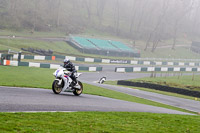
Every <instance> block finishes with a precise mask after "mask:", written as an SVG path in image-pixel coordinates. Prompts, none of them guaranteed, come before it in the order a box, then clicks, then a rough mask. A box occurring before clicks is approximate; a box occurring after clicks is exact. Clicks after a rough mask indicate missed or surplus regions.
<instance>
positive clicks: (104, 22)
mask: <svg viewBox="0 0 200 133" xmlns="http://www.w3.org/2000/svg"><path fill="white" fill-rule="evenodd" d="M199 27H200V1H199V0H0V29H15V30H24V29H26V30H30V31H31V32H34V31H62V32H65V33H66V35H68V34H76V33H82V32H86V31H90V30H95V31H99V32H106V33H110V34H113V35H117V36H121V37H126V38H130V39H133V40H145V41H147V44H148V41H151V42H153V44H154V45H155V46H156V45H157V43H158V42H159V41H161V40H165V39H173V45H174V46H175V45H176V38H177V37H187V38H188V39H190V40H197V39H198V35H199V33H200V28H199ZM174 46H173V47H174Z"/></svg>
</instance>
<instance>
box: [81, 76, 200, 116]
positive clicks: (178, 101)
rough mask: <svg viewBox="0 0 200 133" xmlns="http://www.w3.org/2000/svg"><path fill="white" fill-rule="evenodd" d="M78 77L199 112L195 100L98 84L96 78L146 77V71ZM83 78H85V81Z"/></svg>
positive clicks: (92, 82) (104, 86) (88, 81)
mask: <svg viewBox="0 0 200 133" xmlns="http://www.w3.org/2000/svg"><path fill="white" fill-rule="evenodd" d="M81 76H82V77H80V79H81V78H82V81H83V82H85V83H88V84H92V85H95V86H99V87H103V88H106V89H111V90H114V91H118V92H122V93H126V94H129V95H132V96H136V97H140V98H144V99H148V100H151V101H155V102H160V103H164V104H167V105H171V106H175V107H178V108H182V109H186V110H190V111H193V112H200V102H199V101H195V100H189V99H184V98H178V97H174V96H167V95H162V94H158V93H153V92H147V91H142V90H138V89H132V88H127V87H120V86H113V85H106V84H98V83H97V82H98V80H99V79H100V78H101V77H106V78H107V80H120V79H135V78H142V77H148V76H150V74H148V73H146V74H144V73H112V72H110V73H109V72H102V73H99V74H98V73H96V74H95V73H85V74H83V75H81ZM84 79H87V80H86V81H85V80H84Z"/></svg>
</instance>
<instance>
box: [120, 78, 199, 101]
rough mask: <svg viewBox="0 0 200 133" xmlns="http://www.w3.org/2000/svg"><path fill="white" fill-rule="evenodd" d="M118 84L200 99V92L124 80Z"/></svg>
mask: <svg viewBox="0 0 200 133" xmlns="http://www.w3.org/2000/svg"><path fill="white" fill-rule="evenodd" d="M117 84H118V85H126V86H135V87H143V88H149V89H154V90H160V91H166V92H172V93H178V94H182V95H187V96H193V97H199V98H200V92H199V91H192V90H186V89H182V88H175V87H169V86H163V85H158V84H151V83H140V82H131V81H124V80H119V81H118V82H117Z"/></svg>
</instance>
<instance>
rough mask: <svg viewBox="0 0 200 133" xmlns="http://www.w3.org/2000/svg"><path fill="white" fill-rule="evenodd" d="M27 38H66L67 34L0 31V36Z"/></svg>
mask: <svg viewBox="0 0 200 133" xmlns="http://www.w3.org/2000/svg"><path fill="white" fill-rule="evenodd" d="M13 35H14V36H25V37H65V36H66V35H65V33H62V32H55V31H53V32H37V31H35V32H34V34H31V30H22V31H15V30H12V31H11V30H0V36H13Z"/></svg>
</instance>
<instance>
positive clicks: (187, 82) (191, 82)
mask: <svg viewBox="0 0 200 133" xmlns="http://www.w3.org/2000/svg"><path fill="white" fill-rule="evenodd" d="M129 81H136V82H147V83H154V84H160V85H166V86H171V87H178V88H183V89H188V90H195V91H200V75H195V76H193V75H192V76H173V77H156V78H141V79H132V80H129Z"/></svg>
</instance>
